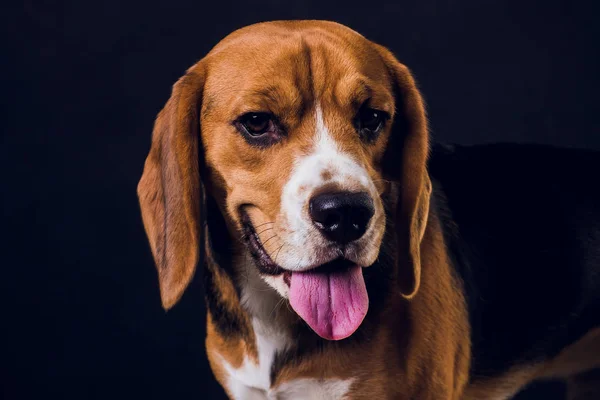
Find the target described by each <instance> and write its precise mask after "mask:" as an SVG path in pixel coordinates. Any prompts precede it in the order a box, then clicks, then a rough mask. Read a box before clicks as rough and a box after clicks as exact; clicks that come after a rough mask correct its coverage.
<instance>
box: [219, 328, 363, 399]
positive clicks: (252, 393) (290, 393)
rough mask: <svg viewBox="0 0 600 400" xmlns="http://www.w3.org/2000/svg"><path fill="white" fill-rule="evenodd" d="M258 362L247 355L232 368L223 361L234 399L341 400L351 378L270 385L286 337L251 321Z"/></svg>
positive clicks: (307, 379) (296, 381) (287, 344)
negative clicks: (272, 368)
mask: <svg viewBox="0 0 600 400" xmlns="http://www.w3.org/2000/svg"><path fill="white" fill-rule="evenodd" d="M253 326H254V331H255V336H256V345H257V351H258V362H256V361H255V360H254V359H250V358H248V357H246V358H245V359H244V362H243V363H242V365H241V366H240V367H239V368H233V367H232V366H231V365H229V364H228V363H227V362H226V361H225V360H223V366H224V367H225V370H226V371H227V375H228V378H227V390H228V392H229V393H230V394H231V395H232V396H233V398H234V399H251V400H258V399H261V400H262V399H268V400H287V399H311V400H312V399H314V400H317V399H323V400H325V399H328V400H329V399H332V400H333V399H344V398H345V396H346V394H347V393H348V391H349V389H350V386H351V384H352V379H345V380H344V379H315V378H301V379H294V380H290V381H286V382H283V383H281V384H279V385H277V386H275V387H272V385H271V367H272V365H273V361H274V359H275V355H276V354H277V352H279V351H283V350H285V348H286V347H288V346H289V344H290V343H289V338H288V337H287V336H286V335H284V334H278V333H273V332H267V331H266V330H265V329H263V328H262V327H261V326H260V324H258V323H256V322H254V323H253Z"/></svg>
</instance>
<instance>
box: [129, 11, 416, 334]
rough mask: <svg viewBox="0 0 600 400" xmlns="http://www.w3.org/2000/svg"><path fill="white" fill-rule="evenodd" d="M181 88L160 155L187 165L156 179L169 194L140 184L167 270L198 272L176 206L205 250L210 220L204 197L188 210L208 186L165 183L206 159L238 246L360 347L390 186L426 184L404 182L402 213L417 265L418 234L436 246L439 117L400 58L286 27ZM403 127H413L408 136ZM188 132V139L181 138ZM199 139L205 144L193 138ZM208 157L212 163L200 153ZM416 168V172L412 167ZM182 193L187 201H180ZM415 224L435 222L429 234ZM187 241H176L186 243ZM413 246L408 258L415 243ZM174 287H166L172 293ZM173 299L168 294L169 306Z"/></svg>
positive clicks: (219, 56) (205, 65) (241, 44)
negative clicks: (173, 219) (433, 189)
mask: <svg viewBox="0 0 600 400" xmlns="http://www.w3.org/2000/svg"><path fill="white" fill-rule="evenodd" d="M178 85H179V86H180V88H179V93H175V92H176V90H174V95H173V96H172V97H171V100H170V103H171V104H170V105H169V104H168V105H167V107H165V110H166V111H165V110H163V114H161V116H159V120H158V121H157V125H156V128H155V141H158V140H159V139H158V138H157V136H158V135H161V136H165V137H167V136H169V135H170V136H172V139H168V138H162V139H160V143H159V144H158V145H157V144H153V148H154V146H159V147H160V154H158V158H160V160H159V161H160V162H161V163H162V164H164V163H165V162H168V160H167V161H163V160H164V159H165V158H166V157H172V158H175V161H174V162H175V164H177V165H176V166H173V167H168V166H165V165H161V168H162V173H161V174H160V177H159V176H153V178H152V180H151V181H152V183H154V180H155V179H159V180H161V181H162V183H161V188H160V190H159V189H156V188H154V189H152V188H151V189H150V191H148V189H147V187H148V186H149V185H150V184H144V178H143V179H142V182H140V197H141V198H142V211H145V209H146V210H151V212H152V213H153V215H152V216H146V215H145V216H144V222H145V225H146V229H147V231H148V232H149V236H150V238H151V244H152V236H153V235H154V234H155V233H156V234H158V235H159V242H158V243H155V244H153V251H154V253H155V258H157V264H158V265H159V272H160V266H161V263H162V264H168V263H169V262H170V261H169V258H171V260H172V259H176V261H173V263H177V262H178V263H180V264H181V263H183V264H186V263H187V264H189V263H190V262H193V261H190V260H191V259H190V258H189V257H188V259H185V256H183V255H181V254H169V251H171V252H175V251H182V250H180V249H175V248H172V249H171V250H167V249H166V248H167V246H168V245H169V237H168V236H169V235H168V231H169V222H168V214H169V213H170V212H171V211H169V210H168V208H169V207H168V204H169V202H170V200H169V199H171V198H173V196H175V197H177V199H180V200H181V202H182V204H181V205H182V206H183V207H184V208H185V207H188V208H190V207H191V209H190V211H189V213H190V214H191V216H184V218H183V219H182V221H183V222H181V221H179V222H178V224H179V225H184V226H185V225H186V223H187V224H188V227H190V229H191V231H192V232H191V234H192V236H193V237H192V241H194V240H198V236H199V234H197V232H194V229H197V227H196V225H189V222H190V219H191V220H193V221H192V222H193V223H194V224H195V223H196V219H198V218H201V216H199V215H198V213H199V212H200V211H199V210H198V209H196V208H195V207H196V206H195V205H193V204H190V202H192V203H193V202H194V201H196V200H195V198H192V199H186V198H185V196H186V193H187V196H188V197H189V195H190V194H192V195H193V196H197V194H195V193H194V191H196V190H197V188H196V186H197V185H196V184H194V182H182V183H179V184H178V186H177V188H175V189H170V188H169V187H168V186H169V182H165V180H167V179H171V180H175V181H177V179H179V178H181V176H182V175H184V178H187V177H188V176H189V174H190V173H192V174H193V173H194V170H193V166H186V165H184V164H185V163H186V162H189V158H190V157H191V159H192V161H193V158H194V157H195V156H196V154H198V157H200V158H201V159H202V160H203V163H202V167H201V168H202V171H201V172H200V174H199V176H198V179H201V177H202V178H203V180H204V184H205V187H206V192H207V195H208V196H212V197H213V198H214V199H215V200H216V203H217V204H218V205H219V206H220V208H221V212H222V213H223V214H224V215H225V217H226V218H225V219H226V220H227V222H228V225H229V229H230V231H231V234H232V236H233V237H234V238H235V239H241V241H242V242H243V243H244V244H245V246H246V247H247V249H248V251H249V253H250V254H251V255H252V257H253V259H254V261H255V263H254V264H255V267H256V268H257V271H258V273H259V274H260V276H261V277H262V278H263V279H264V280H265V281H266V282H267V283H268V284H269V285H271V286H272V287H273V288H274V289H276V290H277V292H279V294H280V295H281V296H283V297H284V298H289V299H290V301H291V304H292V307H293V308H294V309H295V310H296V311H297V312H298V314H299V315H300V316H301V317H303V318H304V319H305V320H306V321H307V322H308V323H309V325H310V326H311V327H313V329H314V330H315V331H316V332H317V333H319V334H320V335H321V336H323V337H326V338H331V339H339V338H342V337H346V336H348V335H349V334H350V333H352V332H353V331H354V330H355V329H356V328H357V327H358V325H359V324H360V322H361V321H362V318H363V317H364V314H365V313H366V309H367V305H368V296H367V294H366V292H365V289H364V281H363V280H362V272H361V269H362V268H366V267H369V266H371V265H372V264H373V263H374V262H375V261H376V259H377V258H378V255H379V252H380V247H381V242H382V238H383V236H384V231H385V229H386V213H385V211H384V207H383V202H382V195H383V194H384V193H388V192H389V190H390V182H389V180H390V179H395V180H396V181H400V180H402V179H400V177H401V176H402V174H404V173H405V171H407V169H412V171H409V172H412V173H414V177H409V178H408V179H404V180H403V182H401V184H403V185H404V187H403V188H402V189H401V190H404V191H405V194H400V197H399V199H398V204H399V206H398V207H403V208H402V210H401V211H400V212H398V213H397V214H398V218H399V219H400V220H401V222H399V223H402V224H404V225H408V227H407V229H406V232H405V235H406V236H407V239H408V243H406V244H405V246H406V249H405V250H406V252H407V253H411V251H414V249H412V246H413V244H412V243H410V236H411V235H413V231H414V230H415V229H416V230H417V231H419V232H417V233H416V235H418V236H422V230H423V229H424V228H423V226H424V223H423V221H422V220H423V216H422V215H421V216H420V217H419V216H418V215H417V214H419V213H422V210H421V208H422V207H421V208H420V207H418V204H417V203H419V198H420V194H421V192H422V187H423V186H424V185H425V183H424V179H425V172H424V168H425V167H424V163H425V157H426V151H427V150H426V142H427V139H426V127H425V117H424V113H423V108H422V104H421V100H420V97H419V95H418V92H417V91H416V89H415V88H414V83H413V81H412V78H411V77H410V74H409V73H408V71H407V70H406V69H405V68H404V67H403V66H401V65H400V64H399V63H397V61H395V59H393V57H392V56H391V54H390V53H389V52H387V50H385V49H384V48H382V47H380V46H378V45H375V44H373V43H372V42H369V41H368V40H367V39H365V38H364V37H362V36H360V35H359V34H357V33H356V32H354V31H352V30H350V29H348V28H346V27H344V26H341V25H338V24H334V23H329V22H316V21H311V22H305V21H302V22H278V23H268V24H258V25H253V26H250V27H247V28H244V29H241V30H239V31H236V32H234V33H233V34H231V35H230V36H228V37H227V38H226V39H224V40H223V41H222V42H221V43H219V45H217V46H216V47H215V48H214V49H213V50H212V51H211V52H210V53H209V54H208V55H207V56H206V57H205V58H204V59H203V60H202V61H201V62H200V63H199V64H197V65H196V66H195V67H193V68H191V69H190V70H189V71H188V74H187V76H186V77H184V79H182V80H181V81H180V83H178ZM182 99H183V100H182ZM199 99H201V100H199ZM194 101H196V103H194ZM183 102H187V103H186V104H182V103H183ZM188 103H189V104H188ZM399 103H400V110H398V108H399V107H398V106H399ZM194 107H195V108H194ZM398 113H399V114H400V117H399V118H398V116H397V115H396V114H398ZM164 114H168V115H164ZM168 118H171V120H170V121H165V122H163V123H161V122H162V121H161V119H163V120H166V119H168ZM396 120H399V122H398V121H396ZM195 124H197V125H199V127H198V128H197V131H196V130H195V129H194V128H195V126H192V125H195ZM172 125H175V127H172ZM393 125H395V126H396V127H398V126H399V127H400V128H399V129H400V132H399V133H398V132H397V133H396V136H397V137H395V138H394V137H392V126H393ZM180 130H187V131H188V132H185V133H179V136H178V133H177V132H178V131H180ZM157 132H158V133H157ZM165 132H166V133H165ZM196 133H197V134H198V135H199V136H200V140H199V143H195V142H194V140H195V139H194V138H190V137H187V138H186V137H185V135H195V134H196ZM182 135H183V136H184V137H183V138H182V137H181V136H182ZM169 140H171V142H170V143H169ZM182 140H183V141H186V140H187V141H188V142H184V143H182V142H181V141H182ZM190 141H191V142H190ZM155 143H156V142H155ZM165 146H170V148H169V149H165V148H164V147H165ZM190 146H191V147H192V149H190ZM392 146H393V147H396V149H393V148H392ZM411 146H412V147H411ZM194 148H197V150H195V152H198V153H196V154H193V153H190V151H192V152H194ZM390 150H392V151H390ZM394 150H395V151H394ZM165 153H167V154H168V156H165ZM390 154H391V155H390ZM151 156H152V152H151ZM151 156H150V157H149V160H150V159H151V158H152V157H151ZM406 156H408V160H403V157H406ZM146 168H147V169H149V166H148V162H147V166H146ZM190 168H191V172H190ZM386 169H387V171H386ZM165 170H166V172H165ZM178 171H179V172H178ZM196 173H197V171H196ZM145 174H147V175H150V174H151V173H150V172H145ZM169 177H171V178H169ZM189 179H192V180H193V179H194V176H192V178H189ZM147 180H149V179H147ZM185 180H186V179H184V181H185ZM154 184H155V183H154ZM155 185H156V184H155ZM198 185H199V184H198ZM150 186H151V185H150ZM198 187H199V186H198ZM173 190H176V191H179V192H182V193H178V194H175V195H173V194H170V193H166V192H169V191H173ZM152 191H154V194H155V197H156V195H159V196H162V197H163V200H164V201H163V203H162V207H163V208H167V209H165V210H157V209H160V208H161V204H157V202H156V198H154V199H153V200H152V204H148V205H147V206H146V207H145V208H144V198H148V197H149V196H150V195H152ZM177 199H176V200H177ZM427 200H428V197H427ZM198 201H199V199H198ZM165 205H166V206H165ZM172 212H175V213H177V212H179V213H181V212H184V213H185V210H183V211H181V210H180V211H172ZM157 213H158V214H161V215H158V216H157V215H156V214H157ZM425 214H426V213H425ZM165 215H166V216H167V217H165ZM161 217H162V219H163V221H164V222H162V221H160V218H161ZM156 218H159V220H158V221H157V222H154V219H156ZM403 218H404V219H403ZM415 218H417V219H419V218H420V221H421V222H420V223H417V225H419V226H417V227H416V228H415V227H414V226H413V225H414V219H415ZM160 223H162V226H159V227H156V226H155V225H156V224H160ZM157 230H158V231H159V232H157ZM161 230H164V231H166V232H167V235H166V239H165V235H164V232H163V233H162V239H161V238H160V235H161V232H162V231H161ZM183 230H185V228H182V227H179V228H178V229H175V230H174V231H173V232H174V234H175V236H177V235H180V234H181V235H182V236H185V232H183ZM173 236H174V235H173V234H171V237H173ZM188 236H189V235H188ZM175 240H178V241H179V242H181V240H186V239H185V238H182V237H179V238H178V239H175ZM418 240H420V238H419V239H418ZM163 241H164V243H163ZM399 242H400V243H399V244H398V245H399V246H400V247H402V246H403V245H402V242H403V241H402V240H399ZM159 247H160V248H159ZM188 247H189V246H188ZM184 251H185V250H184ZM187 251H188V252H189V249H188V250H187ZM157 253H160V254H159V255H157ZM160 257H162V259H160ZM411 257H412V258H411ZM414 257H415V255H414V254H412V255H410V256H409V257H408V258H410V260H409V259H407V260H406V262H409V263H413V264H414V263H415V260H414ZM416 257H417V258H418V255H416ZM192 258H193V257H192ZM177 260H179V261H177ZM417 262H418V260H417ZM165 268H173V267H169V266H165ZM186 268H188V270H189V269H190V268H191V267H189V266H188V267H186ZM415 268H416V267H415V266H412V267H410V270H411V273H410V274H409V275H410V279H412V283H411V284H410V285H409V286H411V289H412V290H407V292H408V293H409V294H412V293H414V291H416V288H417V287H418V271H416V270H415ZM179 269H180V270H182V268H181V267H180V268H179ZM183 270H185V268H184V269H183ZM191 270H192V271H193V268H191ZM173 273H174V272H173ZM165 274H168V275H169V277H167V278H166V279H168V280H175V281H177V282H179V281H181V279H182V278H185V279H189V278H187V274H189V272H184V273H180V275H178V276H175V277H173V276H171V274H172V272H165ZM178 274H179V273H178ZM161 279H162V278H161ZM163 280H164V279H163ZM177 282H176V284H177V285H180V283H177ZM185 284H187V282H184V284H183V286H185ZM165 285H166V284H163V282H162V281H161V286H162V287H161V289H164V286H165ZM322 286H326V288H324V287H322ZM325 289H327V290H325ZM178 290H182V289H178ZM164 295H165V292H164V290H163V300H164ZM178 296H180V293H179V294H177V298H178ZM319 297H321V299H319ZM323 297H328V298H329V299H330V300H326V299H323ZM332 299H333V300H332ZM336 299H337V300H336ZM336 301H337V303H339V304H337V303H336ZM328 302H329V303H328ZM326 303H328V304H326ZM334 303H336V304H334ZM165 304H166V303H165ZM344 307H345V308H346V309H348V308H352V309H355V315H350V316H347V317H346V318H341V317H340V318H339V319H340V320H339V321H337V322H336V321H323V318H324V317H323V316H322V315H320V316H319V315H317V314H318V313H323V312H324V311H325V312H327V313H329V314H332V315H333V314H340V313H341V311H342V308H344ZM349 314H352V313H349ZM325 318H326V319H327V318H329V317H325ZM331 318H333V317H331ZM333 319H335V318H333Z"/></svg>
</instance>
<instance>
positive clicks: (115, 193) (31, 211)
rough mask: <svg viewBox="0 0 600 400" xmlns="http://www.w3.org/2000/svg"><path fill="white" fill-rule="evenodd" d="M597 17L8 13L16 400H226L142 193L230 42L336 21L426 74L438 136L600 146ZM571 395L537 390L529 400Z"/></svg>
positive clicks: (38, 6) (512, 5)
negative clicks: (185, 97)
mask: <svg viewBox="0 0 600 400" xmlns="http://www.w3.org/2000/svg"><path fill="white" fill-rule="evenodd" d="M597 3H598V2H596V4H597ZM6 6H7V5H6V4H5V5H4V6H3V8H4V7H6ZM598 11H599V7H598V6H597V5H595V4H594V2H593V1H590V2H588V3H584V2H574V1H558V0H546V1H539V2H533V1H507V0H503V1H486V0H462V1H458V0H419V1H407V0H400V1H396V2H387V3H385V2H376V1H367V2H357V1H344V2H339V3H337V4H336V3H334V2H326V1H323V0H319V1H312V0H304V1H302V2H289V3H288V2H283V1H280V2H278V1H264V0H261V1H212V2H202V1H154V0H147V1H122V0H103V1H83V0H79V1H71V2H56V1H40V2H33V1H26V2H20V3H14V4H13V5H11V6H8V9H5V10H4V12H2V14H3V16H2V19H1V20H2V31H3V32H2V33H3V35H2V37H3V42H4V43H3V51H2V70H3V71H2V73H1V74H0V79H2V94H3V96H2V107H1V108H2V111H1V113H2V128H3V134H2V139H1V140H2V142H1V143H0V145H1V146H0V156H1V161H2V165H1V167H2V168H1V174H2V176H1V177H2V180H1V182H2V185H1V186H2V213H3V215H2V231H3V236H4V239H3V240H2V248H3V249H2V254H1V258H0V260H1V261H0V262H1V264H2V276H1V277H0V282H1V292H2V295H3V296H6V300H5V301H4V302H2V305H3V308H4V313H3V317H2V322H0V325H1V326H3V328H2V329H1V331H3V335H5V339H3V340H2V342H3V346H2V347H3V349H2V352H3V353H2V354H0V357H1V359H2V369H3V370H2V378H1V379H0V381H1V382H0V384H1V385H2V390H3V392H4V398H10V399H12V398H15V399H16V398H39V396H40V395H49V394H54V395H56V394H58V395H61V396H63V398H65V397H69V398H79V399H84V398H103V399H104V398H125V397H126V396H127V395H131V396H132V397H131V398H140V399H141V398H220V397H219V396H222V394H221V392H220V390H219V388H218V387H217V385H216V383H215V382H214V381H213V379H212V375H211V372H210V370H209V369H208V366H207V363H206V361H205V354H204V339H203V338H204V308H203V299H202V288H201V286H200V279H198V278H199V276H197V279H195V280H194V283H193V284H192V287H191V289H190V290H189V291H188V292H187V293H186V295H185V296H184V298H183V300H182V302H181V303H180V304H179V305H178V306H177V307H175V309H173V310H172V311H170V312H169V313H165V312H164V311H163V310H162V308H161V306H160V300H159V295H158V288H157V280H156V273H155V270H154V265H153V263H152V259H151V256H150V252H149V247H148V244H147V242H146V238H145V234H144V232H143V228H142V224H141V219H140V214H139V208H138V204H137V198H136V193H135V187H136V184H137V181H138V179H139V177H140V175H141V172H142V166H143V161H144V158H145V156H146V154H147V151H148V149H149V144H150V133H151V130H152V124H153V120H154V117H155V115H156V113H157V112H158V111H159V110H160V108H161V107H162V105H163V104H164V103H165V102H166V100H167V98H168V95H169V93H170V87H171V85H172V84H173V83H174V82H175V80H176V79H177V78H178V77H179V76H181V75H182V74H183V72H184V70H185V69H186V68H187V67H189V66H190V65H192V64H193V63H194V62H195V61H197V60H198V59H200V58H201V57H202V56H203V55H204V54H205V53H206V52H207V51H208V50H209V49H210V48H211V47H212V46H213V45H214V44H216V43H217V42H218V41H219V40H220V39H221V38H222V37H224V36H225V35H226V34H228V33H229V32H231V31H233V30H235V29H237V28H240V27H242V26H244V25H247V24H250V23H254V22H258V21H264V20H272V19H300V18H310V19H331V20H336V21H338V22H341V23H344V24H347V25H349V26H350V27H352V28H354V29H355V30H357V31H359V32H361V33H362V34H364V35H365V36H367V37H368V38H370V39H372V40H375V41H377V42H379V43H381V44H384V45H386V46H388V47H389V48H391V49H392V50H393V51H394V52H395V53H396V55H397V56H398V57H399V59H400V60H402V61H403V62H404V63H405V64H407V65H408V66H409V67H410V68H411V69H412V70H413V72H414V73H415V76H416V78H417V80H418V82H419V83H420V87H421V90H422V92H423V95H424V97H425V99H426V101H427V103H428V110H429V118H430V120H431V127H432V134H433V136H434V139H436V140H442V141H452V142H457V143H463V144H471V143H484V142H495V141H511V142H535V143H548V144H555V145H561V146H568V147H583V148H594V149H600V135H599V129H598V128H599V118H598V112H599V111H600V110H599V106H598V104H599V102H598V95H597V91H598V87H599V86H598V80H599V79H598V73H597V71H599V70H600V68H599V67H600V65H599V61H600V59H599V57H598V38H599V36H598V33H599V32H598V31H599V28H598V26H599V25H598V24H597V21H596V20H597V16H598ZM506 162H507V163H509V162H510V160H506ZM561 393H562V386H560V385H557V384H552V385H550V386H548V385H542V386H539V385H538V387H537V388H535V387H534V388H533V389H532V390H530V391H529V394H528V395H522V396H520V397H519V398H521V399H535V398H539V399H550V398H554V397H556V398H561ZM553 395H555V396H553ZM34 396H35V397H34Z"/></svg>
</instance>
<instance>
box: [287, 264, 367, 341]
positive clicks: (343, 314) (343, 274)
mask: <svg viewBox="0 0 600 400" xmlns="http://www.w3.org/2000/svg"><path fill="white" fill-rule="evenodd" d="M290 304H291V305H292V308H293V309H294V310H295V311H296V313H298V315H299V316H300V317H301V318H302V319H303V320H304V321H306V323H307V324H308V325H309V326H310V327H311V328H312V329H313V330H314V331H315V332H316V333H317V334H318V335H319V336H321V337H322V338H324V339H328V340H340V339H344V338H347V337H348V336H350V335H352V334H353V333H354V331H356V330H357V329H358V327H359V326H360V324H361V323H362V321H363V319H364V318H365V315H366V314H367V310H368V308H369V296H368V295H367V288H366V287H365V280H364V278H363V274H362V268H361V267H359V266H357V265H355V266H353V267H351V268H349V269H348V270H345V271H339V272H338V271H336V272H331V273H325V272H320V273H319V272H310V271H309V272H293V273H292V277H291V282H290Z"/></svg>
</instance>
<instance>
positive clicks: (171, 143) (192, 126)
mask: <svg viewBox="0 0 600 400" xmlns="http://www.w3.org/2000/svg"><path fill="white" fill-rule="evenodd" d="M203 87H204V71H203V68H202V65H200V63H199V64H196V65H195V66H194V67H192V68H190V69H189V70H188V72H187V74H186V75H184V76H183V77H182V78H181V79H179V81H178V82H177V83H176V84H175V85H173V90H172V93H171V97H170V99H169V100H168V102H167V104H166V105H165V107H164V108H163V109H162V111H161V112H160V113H159V114H158V117H157V119H156V121H155V124H154V130H153V132H152V145H151V148H150V153H149V154H148V157H147V158H146V163H145V165H144V172H143V174H142V177H141V179H140V182H139V184H138V188H137V193H138V197H139V202H140V208H141V212H142V219H143V223H144V228H145V230H146V234H147V236H148V240H149V242H150V247H151V250H152V255H153V256H154V261H155V263H156V267H157V269H158V277H159V284H160V295H161V300H162V304H163V307H164V308H165V309H167V310H168V309H169V308H171V307H172V306H173V305H175V303H177V301H178V300H179V299H180V298H181V296H182V295H183V292H184V291H185V289H186V287H187V286H188V284H189V283H190V281H191V280H192V277H193V276H194V271H195V270H196V265H197V264H198V262H199V258H200V254H201V252H200V247H199V246H200V243H201V242H200V240H201V234H202V229H203V222H202V215H201V212H202V210H201V209H202V207H201V202H202V201H203V198H202V196H203V188H202V184H201V182H200V174H199V157H198V156H199V154H198V143H199V141H200V123H199V112H200V105H201V103H202V101H201V98H202V91H203Z"/></svg>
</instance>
